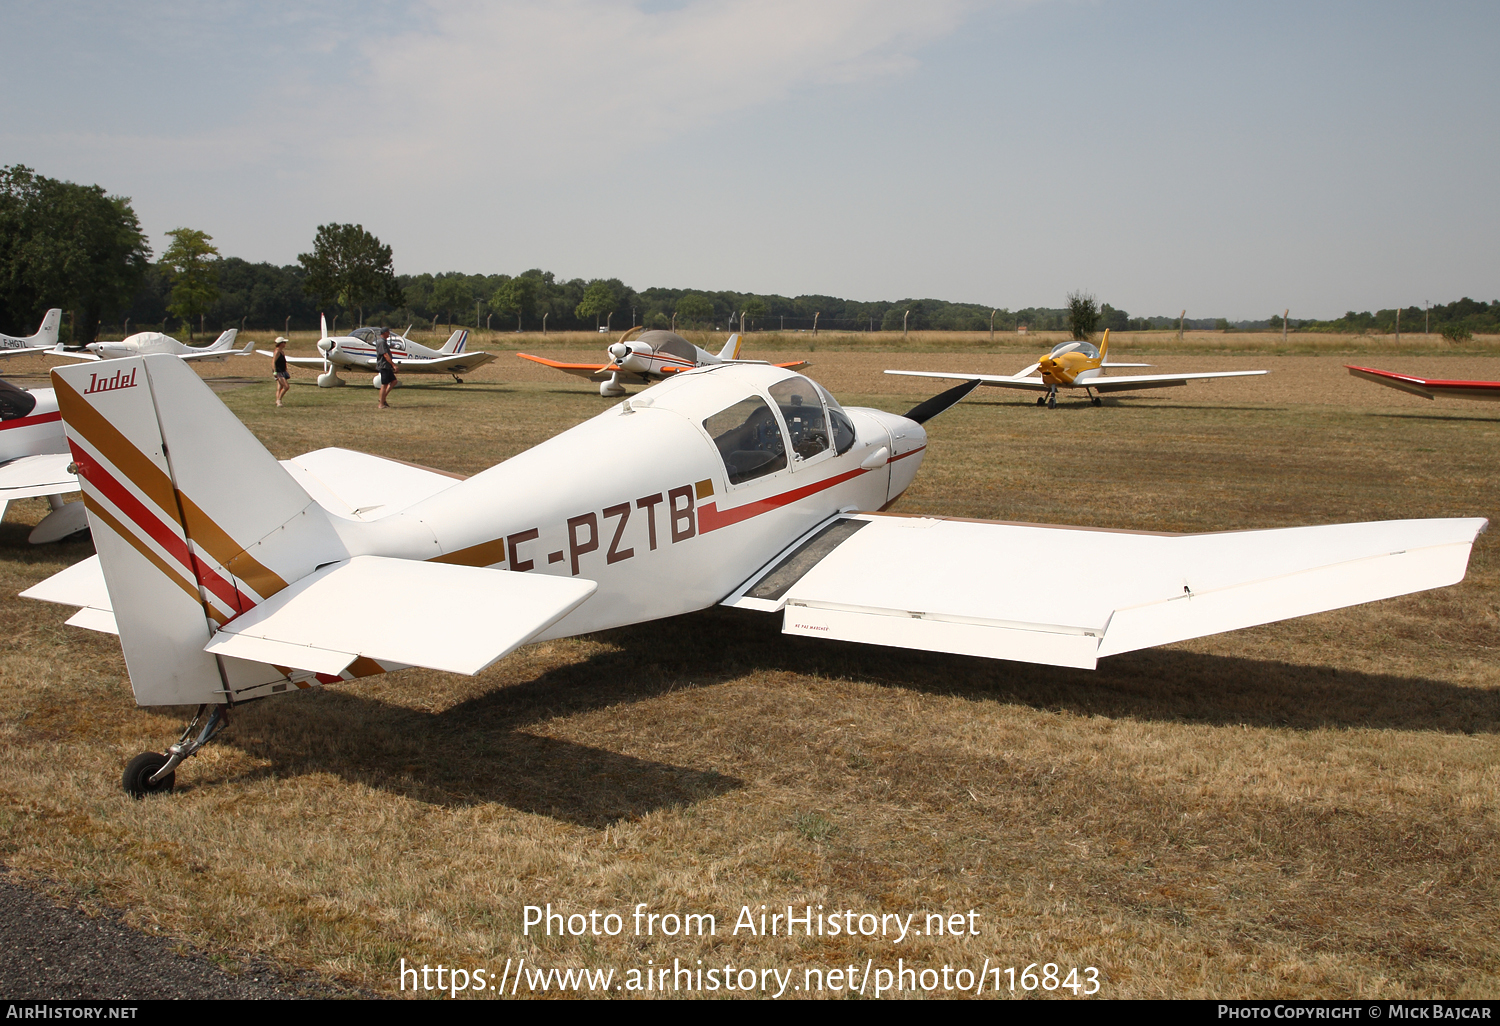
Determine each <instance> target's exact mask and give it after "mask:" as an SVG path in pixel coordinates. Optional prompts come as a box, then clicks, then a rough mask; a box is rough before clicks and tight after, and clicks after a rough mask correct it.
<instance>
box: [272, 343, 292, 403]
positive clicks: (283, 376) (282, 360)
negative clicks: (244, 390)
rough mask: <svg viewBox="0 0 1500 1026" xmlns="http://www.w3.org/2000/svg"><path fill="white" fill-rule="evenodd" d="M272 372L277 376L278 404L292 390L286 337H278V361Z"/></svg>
mask: <svg viewBox="0 0 1500 1026" xmlns="http://www.w3.org/2000/svg"><path fill="white" fill-rule="evenodd" d="M271 374H272V375H273V376H274V377H275V378H276V405H277V406H280V405H281V400H282V399H284V398H286V394H287V393H288V392H290V391H291V390H292V376H291V375H290V374H288V373H287V369H286V339H285V338H282V337H278V338H277V339H276V362H275V363H274V364H273V365H272V367H271Z"/></svg>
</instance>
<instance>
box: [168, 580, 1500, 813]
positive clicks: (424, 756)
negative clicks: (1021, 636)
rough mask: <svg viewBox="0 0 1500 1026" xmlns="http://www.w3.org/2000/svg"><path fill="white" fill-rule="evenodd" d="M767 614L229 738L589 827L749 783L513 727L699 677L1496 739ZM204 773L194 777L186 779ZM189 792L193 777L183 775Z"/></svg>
mask: <svg viewBox="0 0 1500 1026" xmlns="http://www.w3.org/2000/svg"><path fill="white" fill-rule="evenodd" d="M780 628H781V617H780V615H779V614H757V613H745V612H741V611H738V610H726V609H719V608H715V609H710V610H706V611H703V612H699V613H692V614H689V615H687V616H684V617H679V618H677V619H676V620H675V621H673V629H671V630H669V631H667V632H665V636H669V637H671V638H673V639H674V644H673V645H671V646H667V647H664V646H663V645H662V643H661V639H662V637H663V636H664V632H663V631H662V628H661V624H660V622H657V623H648V624H640V625H635V626H631V627H623V628H617V629H615V630H612V631H605V632H602V633H600V634H598V635H595V636H594V637H595V639H596V640H598V641H601V642H604V643H605V644H607V645H609V646H610V648H609V649H607V650H606V651H602V652H599V653H598V654H596V655H594V656H593V657H591V658H589V659H587V660H585V661H583V662H580V663H576V664H570V665H567V666H561V667H558V668H555V669H553V670H549V671H547V672H545V673H543V674H541V675H539V676H538V677H536V678H535V679H533V680H530V681H527V682H525V683H522V684H518V685H513V686H509V687H504V688H500V689H497V690H495V691H492V692H489V693H488V694H485V695H483V696H481V697H479V698H475V699H472V700H470V701H467V702H463V703H460V704H459V705H456V706H453V707H452V708H449V709H445V710H443V711H441V712H438V713H430V712H424V711H421V710H414V709H409V708H406V707H402V706H397V705H393V704H390V703H387V702H384V701H381V700H379V699H377V698H373V697H370V696H368V695H362V694H360V685H358V684H354V685H351V686H349V687H348V688H330V689H327V690H324V691H319V692H309V693H307V694H306V695H303V696H300V698H294V699H292V700H291V701H286V700H271V701H267V702H258V703H255V704H254V705H252V706H250V707H248V708H247V709H246V710H245V711H244V712H243V713H242V714H241V716H240V717H239V718H238V720H237V723H236V725H235V728H234V729H233V730H232V732H231V733H230V735H229V743H230V744H232V745H234V746H235V747H237V748H241V749H243V750H245V751H247V752H250V753H251V754H253V755H256V756H259V757H261V758H264V759H267V760H269V762H270V763H271V765H270V766H269V767H267V768H265V769H263V770H257V771H255V773H254V774H252V776H256V775H270V774H272V773H274V774H276V775H278V776H288V775H303V774H314V773H332V774H335V775H337V776H341V777H343V778H345V779H348V780H351V781H354V782H358V783H361V784H364V785H366V786H371V787H377V788H380V789H382V790H386V791H389V792H392V793H397V794H401V795H403V796H405V797H409V798H411V799H413V800H416V801H422V802H428V803H432V804H438V805H445V806H462V805H470V804H485V803H491V802H493V803H498V804H502V805H506V806H509V807H511V808H514V809H518V810H520V811H523V812H529V813H534V814H538V815H545V816H550V817H552V818H555V819H558V820H562V821H564V822H568V823H573V824H576V825H579V826H584V827H589V828H594V829H602V828H603V827H605V826H607V825H609V824H611V823H614V822H617V821H619V820H622V819H633V818H638V817H640V816H642V815H645V814H648V813H650V812H652V811H656V810H659V809H666V808H673V807H681V806H687V805H692V804H696V803H697V802H700V801H704V800H706V799H710V798H714V797H718V796H720V795H723V794H727V793H729V792H731V791H735V790H738V789H740V788H741V787H743V786H745V783H744V781H742V780H740V779H738V778H736V777H733V776H729V775H726V774H722V773H718V772H715V771H712V770H703V769H696V768H692V767H689V766H677V765H672V764H670V763H666V762H659V761H655V760H651V759H642V758H637V757H635V756H630V755H624V754H621V753H619V752H615V751H611V750H609V749H607V748H598V747H593V746H589V745H584V744H579V743H575V742H571V741H566V740H560V739H557V738H550V737H544V736H540V734H538V733H533V732H531V731H529V730H528V729H527V728H528V727H531V726H534V725H539V724H545V723H547V722H548V721H553V720H560V719H563V718H566V717H569V716H573V715H577V714H581V713H587V712H590V711H594V710H598V709H602V708H609V707H617V706H626V705H631V704H634V703H637V702H644V701H649V700H651V699H653V698H657V697H660V696H662V695H665V694H668V693H670V692H674V691H683V690H703V691H704V692H705V693H704V696H703V700H704V701H705V702H707V701H712V698H711V695H710V694H709V691H708V689H711V688H713V687H714V686H716V685H720V684H725V683H728V682H730V681H734V680H737V679H741V678H743V677H745V676H747V675H750V674H754V673H757V672H761V671H766V670H774V671H787V672H793V673H800V674H814V675H817V676H821V677H832V678H842V679H846V680H859V681H868V682H871V683H874V684H876V685H878V686H883V687H893V688H895V687H899V688H909V689H913V690H917V691H921V692H924V693H927V694H931V695H942V696H949V697H954V698H959V699H968V700H973V701H1002V702H1016V703H1020V704H1024V705H1028V706H1031V707H1033V708H1037V709H1050V710H1067V711H1070V712H1074V713H1076V714H1078V715H1081V716H1107V717H1113V718H1120V717H1131V718H1135V719H1140V720H1148V721H1159V722H1170V723H1192V724H1207V725H1211V726H1239V725H1242V724H1243V725H1249V726H1256V727H1274V728H1282V729H1293V730H1318V729H1325V728H1340V727H1342V728H1374V729H1396V730H1408V731H1413V730H1422V731H1438V732H1444V733H1465V734H1475V733H1500V690H1493V689H1481V688H1463V687H1457V686H1454V685H1452V684H1448V683H1444V682H1442V681H1436V680H1428V679H1423V678H1417V677H1401V676H1397V675H1387V674H1368V673H1357V672H1349V671H1334V670H1330V669H1328V668H1326V667H1318V666H1304V665H1298V664H1295V663H1287V662H1280V661H1272V660H1260V659H1241V658H1234V657H1228V656H1215V655H1203V654H1198V653H1192V652H1179V651H1171V650H1166V649H1148V650H1145V651H1142V652H1134V653H1128V654H1125V655H1121V656H1114V657H1111V658H1110V659H1107V660H1105V661H1104V662H1103V663H1102V664H1101V667H1100V668H1099V669H1098V670H1094V671H1088V670H1073V669H1066V668H1060V667H1052V666H1035V665H1031V664H1026V663H1014V662H1006V661H999V660H989V659H978V658H971V657H966V656H949V655H942V654H933V653H924V652H914V651H907V650H904V649H893V648H883V647H878V646H872V645H856V644H851V643H842V642H828V641H820V640H817V639H804V638H798V637H791V636H787V635H783V634H782V633H781V629H780ZM200 783H202V781H200ZM189 786H191V785H189Z"/></svg>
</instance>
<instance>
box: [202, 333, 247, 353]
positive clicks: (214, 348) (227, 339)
mask: <svg viewBox="0 0 1500 1026" xmlns="http://www.w3.org/2000/svg"><path fill="white" fill-rule="evenodd" d="M239 333H240V329H239V328H229V329H228V330H226V331H225V332H224V333H223V334H221V335H220V336H219V337H218V338H216V339H214V344H213V345H211V346H209V347H208V351H209V352H211V353H217V352H218V351H219V350H221V349H228V348H229V347H230V346H232V345H234V340H235V336H237V335H238V334H239Z"/></svg>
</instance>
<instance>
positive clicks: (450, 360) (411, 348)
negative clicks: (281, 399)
mask: <svg viewBox="0 0 1500 1026" xmlns="http://www.w3.org/2000/svg"><path fill="white" fill-rule="evenodd" d="M321 321H322V326H323V337H322V338H320V339H319V340H318V351H319V352H320V353H322V354H323V355H322V356H321V357H319V356H288V357H287V358H286V362H287V363H289V364H291V365H292V366H293V367H320V368H322V370H323V373H322V374H319V375H318V387H319V388H337V387H339V386H340V385H342V384H344V379H343V378H341V377H339V369H340V368H343V367H349V368H357V369H360V370H369V371H373V370H374V369H375V340H376V339H377V338H378V337H380V332H381V329H380V328H355V329H354V330H353V331H351V332H349V334H347V335H334V336H329V334H328V318H327V317H323V318H321ZM410 331H411V328H410V327H408V328H407V329H406V332H403V333H402V334H400V335H392V336H391V337H390V346H391V358H392V359H393V360H395V362H396V369H397V371H399V372H400V373H402V374H451V375H452V376H453V380H454V381H457V382H458V383H459V384H460V385H461V384H463V382H464V379H463V375H464V374H467V373H468V372H469V371H471V370H474V369H475V368H476V367H483V366H484V365H485V364H487V363H489V362H490V361H491V360H493V359H494V358H495V354H494V353H466V352H464V345H465V343H467V342H468V340H469V332H468V329H466V328H459V329H458V330H457V331H455V332H454V333H453V334H452V335H449V336H448V341H447V342H446V343H444V345H443V348H441V349H428V348H427V347H426V346H424V345H422V344H420V343H418V342H413V341H412V340H411V339H409V338H407V337H406V335H407V333H409V332H410ZM257 352H259V353H260V354H261V355H262V356H272V357H274V356H275V355H276V354H275V353H270V352H267V351H266V350H264V349H261V350H257ZM373 381H374V384H375V387H376V388H379V387H380V375H379V374H376V375H374V378H373Z"/></svg>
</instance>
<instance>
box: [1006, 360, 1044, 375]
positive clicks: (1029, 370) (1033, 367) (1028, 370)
mask: <svg viewBox="0 0 1500 1026" xmlns="http://www.w3.org/2000/svg"><path fill="white" fill-rule="evenodd" d="M1040 366H1041V364H1040V363H1034V364H1032V365H1031V366H1030V367H1027V368H1026V369H1025V370H1023V371H1018V372H1016V373H1015V374H1012V375H1011V377H1013V378H1024V377H1028V376H1030V375H1031V374H1033V373H1035V371H1036V369H1037V368H1038V367H1040Z"/></svg>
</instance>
